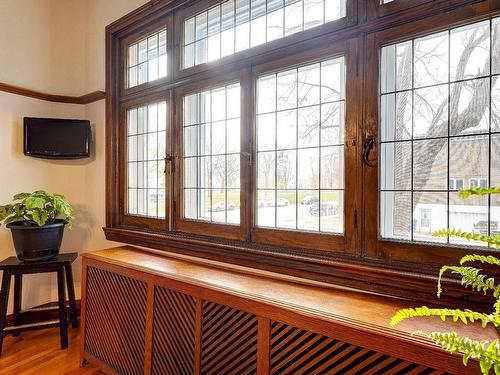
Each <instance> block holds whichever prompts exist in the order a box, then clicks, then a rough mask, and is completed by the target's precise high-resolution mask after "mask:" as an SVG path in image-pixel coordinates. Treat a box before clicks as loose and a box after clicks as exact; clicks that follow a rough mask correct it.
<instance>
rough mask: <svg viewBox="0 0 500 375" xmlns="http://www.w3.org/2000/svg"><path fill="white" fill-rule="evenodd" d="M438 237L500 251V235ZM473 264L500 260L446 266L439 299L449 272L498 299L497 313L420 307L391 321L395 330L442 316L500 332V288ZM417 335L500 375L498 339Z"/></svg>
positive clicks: (448, 233) (445, 233) (449, 232)
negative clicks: (414, 320) (416, 320)
mask: <svg viewBox="0 0 500 375" xmlns="http://www.w3.org/2000/svg"><path fill="white" fill-rule="evenodd" d="M488 194H500V188H496V187H492V188H489V189H485V188H473V189H467V190H462V191H461V192H460V195H461V196H462V198H465V199H466V198H468V197H470V196H472V195H488ZM434 236H435V237H459V238H463V239H467V240H469V241H482V242H484V243H486V244H488V246H490V247H493V248H499V247H500V235H498V234H494V235H489V236H486V235H479V234H472V233H468V232H464V231H460V230H455V229H443V230H440V231H437V232H435V233H434ZM470 263H482V264H490V265H494V266H500V259H498V258H496V257H493V256H484V255H476V254H472V255H466V256H464V257H463V258H462V259H461V260H460V264H459V265H457V266H443V267H441V270H440V271H439V278H438V286H437V296H438V297H441V295H442V293H443V289H442V287H441V279H442V277H443V275H444V273H445V272H447V271H450V272H451V273H453V274H457V275H459V276H460V277H461V283H462V285H463V286H464V287H466V288H467V287H470V288H471V289H472V290H474V291H477V292H481V293H483V294H485V295H486V294H488V293H491V294H492V295H493V297H494V298H495V303H494V305H493V311H492V312H491V313H490V314H485V313H480V312H476V311H472V310H468V309H465V310H461V309H443V308H437V309H433V308H429V307H427V306H422V307H417V308H415V309H411V308H410V309H402V310H399V311H398V312H397V313H396V314H395V315H394V316H393V317H392V318H391V326H395V325H397V324H398V323H400V322H401V321H403V320H405V319H409V318H415V317H428V316H438V317H440V318H441V319H442V320H443V321H445V320H446V318H451V319H452V321H453V322H459V323H462V324H467V323H468V322H471V323H474V322H476V321H480V322H481V324H482V327H483V328H486V327H487V326H488V325H492V326H493V327H495V329H499V328H500V284H497V283H496V282H495V279H494V278H493V277H491V276H488V275H486V274H484V272H483V270H481V269H479V268H476V267H472V266H470V265H469V264H470ZM414 334H416V335H419V336H423V337H427V338H429V339H431V340H432V341H434V342H435V343H436V344H438V345H439V346H440V347H441V348H443V349H444V350H446V351H448V352H450V353H460V354H462V355H463V363H464V365H465V366H467V363H468V361H469V359H470V358H474V359H477V360H478V361H479V365H480V367H481V371H482V373H483V374H489V373H490V371H491V370H492V369H493V371H494V372H495V374H497V375H499V374H500V343H499V340H498V339H495V340H491V341H488V340H482V341H478V340H474V339H471V338H469V337H467V336H462V337H461V336H459V335H458V334H457V333H456V332H431V333H426V332H422V331H418V332H414Z"/></svg>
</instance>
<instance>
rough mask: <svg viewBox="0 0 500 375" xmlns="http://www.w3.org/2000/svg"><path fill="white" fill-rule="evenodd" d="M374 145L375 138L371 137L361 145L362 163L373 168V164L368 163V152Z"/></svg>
mask: <svg viewBox="0 0 500 375" xmlns="http://www.w3.org/2000/svg"><path fill="white" fill-rule="evenodd" d="M374 145H375V137H374V136H373V135H370V136H368V137H367V138H366V139H365V141H364V143H363V162H364V163H365V164H366V165H367V166H369V167H373V164H372V163H371V161H370V152H371V151H372V149H373V146H374Z"/></svg>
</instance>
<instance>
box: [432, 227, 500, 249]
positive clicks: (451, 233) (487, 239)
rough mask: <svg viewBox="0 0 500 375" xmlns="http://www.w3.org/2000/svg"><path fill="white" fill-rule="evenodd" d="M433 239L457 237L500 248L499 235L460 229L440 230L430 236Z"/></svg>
mask: <svg viewBox="0 0 500 375" xmlns="http://www.w3.org/2000/svg"><path fill="white" fill-rule="evenodd" d="M432 235H433V236H434V237H445V238H448V237H458V238H463V239H465V240H469V241H481V242H484V243H487V244H488V245H490V246H492V247H496V248H500V235H498V234H496V235H493V236H487V235H484V234H474V233H469V232H464V231H462V230H460V229H441V230H438V231H436V232H434V233H433V234H432Z"/></svg>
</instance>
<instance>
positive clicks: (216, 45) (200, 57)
mask: <svg viewBox="0 0 500 375" xmlns="http://www.w3.org/2000/svg"><path fill="white" fill-rule="evenodd" d="M347 2H348V1H347V0H292V1H289V0H281V1H279V0H278V1H273V2H271V1H269V2H266V1H261V0H226V1H221V2H217V3H212V4H211V6H208V3H207V6H205V7H203V8H201V9H199V8H200V7H198V9H197V8H195V9H196V10H192V11H186V12H185V13H184V14H183V17H181V18H180V20H181V21H180V27H179V28H180V30H179V31H180V35H181V38H180V42H179V45H181V46H182V47H181V48H180V49H181V64H180V66H181V70H182V69H188V68H192V67H195V66H198V65H201V64H205V63H207V62H210V61H215V60H218V59H220V58H222V57H225V56H230V55H233V54H235V53H238V52H242V51H245V50H247V49H251V48H253V47H256V46H259V45H262V44H267V43H269V42H271V41H273V40H277V39H283V38H286V37H288V36H290V35H293V34H296V33H301V32H303V31H305V30H309V29H312V28H315V27H318V26H321V25H324V24H326V23H329V22H332V21H335V20H341V19H344V18H345V17H346V16H347V15H348V13H349V12H350V9H348V4H347ZM245 4H246V5H245ZM266 4H267V9H266ZM295 8H296V9H295ZM337 8H338V9H337ZM308 10H309V11H308ZM299 12H300V14H301V16H300V17H298V18H297V22H298V23H297V24H296V25H295V26H293V25H292V24H289V23H290V22H291V21H290V20H289V16H287V14H290V15H291V14H299ZM302 13H304V14H302ZM287 20H288V21H287ZM308 22H309V24H308ZM287 25H288V29H287ZM276 29H278V30H281V31H279V32H278V33H276ZM287 30H288V31H287Z"/></svg>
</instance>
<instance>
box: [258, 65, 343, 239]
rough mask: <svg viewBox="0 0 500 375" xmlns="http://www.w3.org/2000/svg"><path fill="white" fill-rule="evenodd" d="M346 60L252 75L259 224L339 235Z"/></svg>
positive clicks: (261, 225)
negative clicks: (255, 94)
mask: <svg viewBox="0 0 500 375" xmlns="http://www.w3.org/2000/svg"><path fill="white" fill-rule="evenodd" d="M344 110H345V63H344V58H343V57H340V58H336V59H332V60H325V61H322V62H320V63H315V64H310V65H305V66H301V67H298V68H294V69H290V70H285V71H279V72H276V73H273V74H268V75H265V76H261V77H259V78H258V80H257V108H256V113H257V116H256V124H257V128H256V132H257V135H256V141H257V206H258V207H257V208H258V211H257V225H258V226H260V227H274V228H280V229H293V230H304V231H314V232H332V233H339V234H341V233H343V225H344V223H343V212H344V210H343V206H344V198H343V195H344V190H343V188H344V146H343V144H344V131H345V130H344Z"/></svg>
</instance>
